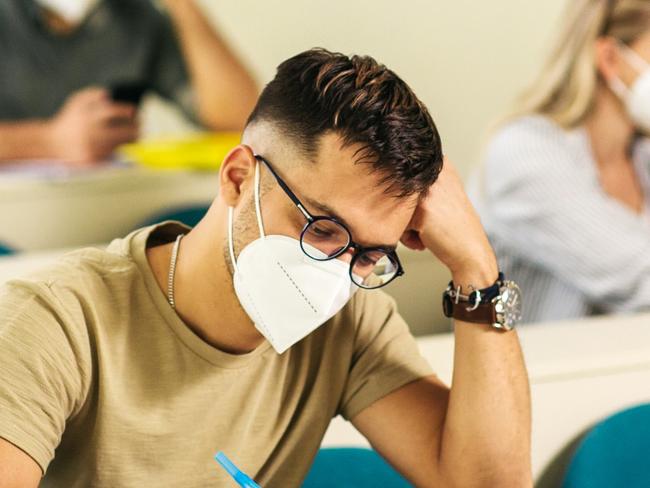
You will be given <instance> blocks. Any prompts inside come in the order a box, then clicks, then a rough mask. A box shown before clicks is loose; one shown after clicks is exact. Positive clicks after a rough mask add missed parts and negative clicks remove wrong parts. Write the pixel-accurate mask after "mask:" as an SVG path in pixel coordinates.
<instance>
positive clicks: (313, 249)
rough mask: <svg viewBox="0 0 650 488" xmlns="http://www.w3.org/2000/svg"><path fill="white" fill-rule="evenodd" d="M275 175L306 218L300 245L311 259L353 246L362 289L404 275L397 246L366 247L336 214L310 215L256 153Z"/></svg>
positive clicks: (353, 270)
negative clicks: (337, 218) (355, 240)
mask: <svg viewBox="0 0 650 488" xmlns="http://www.w3.org/2000/svg"><path fill="white" fill-rule="evenodd" d="M255 158H256V159H257V160H258V161H261V162H262V163H264V164H265V166H266V167H267V168H268V169H269V171H270V172H271V174H272V175H273V176H274V177H275V179H276V181H277V182H278V185H280V188H282V189H283V190H284V192H285V193H286V194H287V196H288V197H289V198H290V199H291V201H292V202H293V203H294V204H295V205H296V207H298V210H300V212H301V213H302V215H303V216H304V217H305V219H307V223H306V224H305V226H304V227H303V229H302V232H301V233H300V247H301V249H302V252H304V253H305V254H306V255H307V256H309V257H310V258H311V259H314V260H316V261H329V260H330V259H336V258H337V257H339V256H341V255H342V254H343V253H345V252H346V251H347V250H348V249H350V248H352V249H353V250H354V254H353V256H352V260H351V261H350V279H351V280H352V282H353V283H354V284H356V285H357V286H359V287H361V288H366V289H374V288H381V287H382V286H385V285H387V284H388V283H390V282H391V281H393V280H394V279H395V278H397V277H398V276H402V275H403V274H404V268H402V263H400V261H399V258H398V257H397V253H396V252H395V250H394V249H390V248H385V247H363V246H361V245H359V244H357V243H356V242H354V241H353V240H352V234H351V233H350V231H349V230H348V228H347V227H346V226H345V225H343V224H342V223H341V222H339V221H338V220H336V219H335V218H333V217H327V216H323V215H320V216H318V215H317V216H314V215H312V214H310V213H309V212H308V211H307V209H305V206H304V205H303V204H302V202H301V201H300V200H299V199H298V197H297V196H296V195H295V193H294V192H293V191H291V189H290V188H289V187H288V186H287V184H286V183H285V182H284V180H283V179H282V178H281V177H280V175H278V174H277V173H276V172H275V170H274V169H273V167H272V166H271V164H270V163H269V162H268V161H267V160H266V159H264V158H263V157H262V156H260V155H259V154H256V155H255Z"/></svg>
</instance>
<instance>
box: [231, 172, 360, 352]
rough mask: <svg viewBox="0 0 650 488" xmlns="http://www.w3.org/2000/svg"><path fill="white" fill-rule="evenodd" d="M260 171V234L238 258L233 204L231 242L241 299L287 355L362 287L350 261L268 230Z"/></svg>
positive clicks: (257, 201) (260, 328) (266, 334)
mask: <svg viewBox="0 0 650 488" xmlns="http://www.w3.org/2000/svg"><path fill="white" fill-rule="evenodd" d="M259 171H260V170H259V163H257V166H256V167H255V185H254V186H255V190H254V191H255V213H256V216H257V225H258V227H259V231H260V237H259V238H258V239H256V240H254V241H253V242H251V243H250V244H248V245H247V246H246V247H244V249H242V251H241V252H240V253H239V258H238V259H237V261H235V252H234V249H233V208H232V207H230V208H229V209H228V246H229V249H230V259H231V261H232V263H233V266H234V275H233V283H234V287H235V293H236V295H237V298H238V299H239V302H240V303H241V305H242V307H243V309H244V310H245V311H246V313H247V314H248V316H249V317H250V318H251V320H252V321H253V323H254V324H255V327H256V328H257V330H258V331H259V332H260V333H261V334H262V335H263V336H264V337H265V338H266V340H268V341H269V342H270V343H271V345H272V346H273V348H274V349H275V350H276V351H277V352H278V354H281V353H283V352H284V351H286V350H287V349H288V348H289V347H291V346H292V345H294V344H295V343H296V342H298V341H299V340H301V339H302V338H304V337H305V336H306V335H308V334H309V333H311V332H312V331H313V330H315V329H316V328H318V327H319V326H320V325H322V324H323V323H325V322H326V321H327V320H329V319H330V318H331V317H333V316H334V315H335V314H336V313H338V312H339V311H340V310H341V309H342V308H343V306H344V305H345V304H346V303H347V302H348V301H349V300H350V298H351V297H352V295H353V294H354V292H355V291H356V290H357V288H358V287H357V286H356V285H355V284H354V283H352V280H350V276H349V269H350V267H349V264H348V263H346V262H343V261H341V260H339V259H332V260H330V261H316V260H314V259H311V258H310V257H308V256H306V255H305V253H304V252H303V251H302V250H301V248H300V241H298V240H296V239H293V238H291V237H287V236H280V235H269V236H267V235H265V233H264V225H263V223H262V212H261V210H260V195H259V185H260V174H259ZM305 245H307V244H305Z"/></svg>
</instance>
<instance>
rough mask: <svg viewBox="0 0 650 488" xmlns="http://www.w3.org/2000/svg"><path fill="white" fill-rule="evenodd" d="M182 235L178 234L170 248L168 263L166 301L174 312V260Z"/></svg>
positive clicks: (176, 256)
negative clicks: (170, 254)
mask: <svg viewBox="0 0 650 488" xmlns="http://www.w3.org/2000/svg"><path fill="white" fill-rule="evenodd" d="M182 238H183V234H179V235H178V237H177V238H176V242H174V247H173V248H172V257H171V259H170V261H169V274H168V275H167V301H168V302H169V305H171V307H172V308H173V309H174V310H176V303H175V302H174V275H175V274H176V259H177V258H178V248H179V247H180V244H181V239H182Z"/></svg>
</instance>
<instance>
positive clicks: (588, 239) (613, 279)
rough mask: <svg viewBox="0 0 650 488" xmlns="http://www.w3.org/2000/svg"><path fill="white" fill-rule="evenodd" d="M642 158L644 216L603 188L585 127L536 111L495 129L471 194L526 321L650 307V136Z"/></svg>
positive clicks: (637, 160)
mask: <svg viewBox="0 0 650 488" xmlns="http://www.w3.org/2000/svg"><path fill="white" fill-rule="evenodd" d="M632 160H633V162H634V165H635V169H636V172H637V174H638V177H639V181H640V184H641V187H642V189H643V192H644V195H645V197H646V198H645V202H646V203H645V210H644V212H642V213H641V214H637V213H635V212H633V211H632V210H631V209H629V208H628V207H626V206H624V205H623V204H622V203H620V202H619V201H617V200H615V199H614V198H612V197H611V196H609V195H608V194H607V193H605V191H604V190H603V188H602V187H601V185H600V182H599V178H598V172H597V167H596V162H595V160H594V156H593V154H592V152H591V145H590V141H589V137H588V135H587V132H586V130H585V129H584V127H580V128H577V129H573V130H570V131H566V130H564V129H562V128H560V127H559V126H558V125H556V124H555V123H554V122H552V121H550V120H549V119H547V118H545V117H541V116H529V117H523V118H520V119H517V120H514V121H513V122H511V123H509V124H508V125H506V126H504V127H502V128H501V129H500V130H499V132H498V133H496V134H495V136H494V138H493V139H492V140H491V142H490V144H489V146H488V148H487V153H486V158H485V161H484V164H483V165H482V166H481V167H480V168H479V169H478V170H477V172H476V173H475V174H474V175H473V177H472V178H471V180H470V183H469V194H470V198H471V199H472V201H473V203H474V205H475V206H476V208H477V210H478V212H479V214H480V216H481V220H482V222H483V225H484V226H485V229H486V231H487V233H488V236H489V237H490V241H491V242H492V245H493V246H494V248H495V251H496V253H497V257H498V260H499V265H500V267H501V269H502V271H503V272H504V273H505V274H506V277H507V278H509V279H512V280H514V281H516V282H517V283H518V284H519V286H520V287H521V289H522V293H523V318H524V322H536V321H546V320H559V319H568V318H576V317H581V316H585V315H592V314H597V313H621V312H633V311H637V310H641V309H647V308H650V218H649V215H650V200H649V199H648V195H650V141H649V140H648V139H640V140H639V142H637V143H636V144H635V146H634V148H633V152H632Z"/></svg>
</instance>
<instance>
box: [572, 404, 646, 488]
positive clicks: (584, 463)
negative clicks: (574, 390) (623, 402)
mask: <svg viewBox="0 0 650 488" xmlns="http://www.w3.org/2000/svg"><path fill="white" fill-rule="evenodd" d="M587 487H589V488H618V487H621V488H648V487H650V404H647V405H640V406H637V407H633V408H630V409H627V410H623V411H622V412H619V413H616V414H614V415H612V416H611V417H609V418H607V419H605V420H603V421H602V422H600V423H598V424H597V425H596V426H595V427H594V428H593V429H591V431H589V433H588V434H587V435H586V437H585V438H584V439H583V441H582V443H581V444H580V445H579V447H578V450H577V451H576V453H575V455H574V457H573V459H572V461H571V464H570V465H569V468H568V470H567V473H566V476H565V479H564V485H563V488H587Z"/></svg>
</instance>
